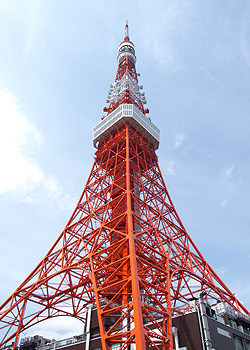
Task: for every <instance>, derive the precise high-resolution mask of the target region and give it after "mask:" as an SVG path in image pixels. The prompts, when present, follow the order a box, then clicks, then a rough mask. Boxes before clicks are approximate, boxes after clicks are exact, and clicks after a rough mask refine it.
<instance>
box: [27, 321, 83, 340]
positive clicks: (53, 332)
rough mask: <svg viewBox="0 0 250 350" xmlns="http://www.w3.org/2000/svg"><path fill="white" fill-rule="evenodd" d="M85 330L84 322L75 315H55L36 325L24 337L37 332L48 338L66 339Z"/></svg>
mask: <svg viewBox="0 0 250 350" xmlns="http://www.w3.org/2000/svg"><path fill="white" fill-rule="evenodd" d="M83 331H84V324H83V323H82V322H81V321H79V320H78V319H76V318H73V317H67V316H62V317H55V318H51V319H49V320H46V321H43V322H41V323H39V324H37V325H34V326H33V327H32V328H30V329H29V330H27V331H25V332H24V334H23V335H22V337H23V338H25V337H27V336H34V335H36V334H39V335H42V336H43V337H44V338H48V339H56V340H58V339H66V338H69V337H72V336H74V335H80V334H82V333H83Z"/></svg>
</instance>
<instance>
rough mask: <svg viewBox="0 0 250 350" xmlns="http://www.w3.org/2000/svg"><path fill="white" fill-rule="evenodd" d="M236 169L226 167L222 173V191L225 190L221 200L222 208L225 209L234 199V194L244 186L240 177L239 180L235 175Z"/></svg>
mask: <svg viewBox="0 0 250 350" xmlns="http://www.w3.org/2000/svg"><path fill="white" fill-rule="evenodd" d="M234 169H235V166H234V165H230V166H226V167H225V168H223V169H222V171H221V179H222V190H223V192H224V193H223V198H222V200H221V203H220V205H221V208H222V209H224V208H225V206H226V205H227V204H228V202H229V200H230V199H231V198H232V196H233V195H234V193H235V192H236V191H237V190H238V189H239V188H240V186H241V184H242V180H241V178H240V177H239V178H238V179H237V180H236V179H235V176H234V174H233V172H234Z"/></svg>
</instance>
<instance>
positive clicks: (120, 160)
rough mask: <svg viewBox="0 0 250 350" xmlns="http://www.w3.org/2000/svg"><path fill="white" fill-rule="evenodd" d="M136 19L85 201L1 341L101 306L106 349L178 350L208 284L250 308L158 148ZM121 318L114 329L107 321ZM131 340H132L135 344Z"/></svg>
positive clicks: (97, 140)
mask: <svg viewBox="0 0 250 350" xmlns="http://www.w3.org/2000/svg"><path fill="white" fill-rule="evenodd" d="M135 61H136V57H135V50H134V45H133V44H132V43H131V42H130V40H129V35H128V26H127V25H126V34H125V39H124V41H123V42H122V43H121V44H120V46H119V51H118V69H117V74H116V79H115V83H114V85H111V89H110V92H109V96H108V100H107V102H108V103H109V107H108V108H105V109H104V110H105V111H106V112H107V116H106V117H105V118H103V120H102V121H100V122H99V123H98V124H97V126H96V127H95V128H94V146H95V147H96V148H97V151H96V155H95V160H94V164H93V167H92V169H91V172H90V175H89V178H88V180H87V183H86V186H85V188H84V190H83V193H82V195H81V197H80V200H79V202H78V204H77V206H76V208H75V210H74V212H73V214H72V216H71V218H70V220H69V222H68V223H67V225H66V227H65V229H64V230H63V232H62V233H61V235H60V236H59V237H58V239H57V240H56V242H55V244H54V245H53V246H52V247H51V249H50V250H49V252H48V254H47V255H46V256H45V257H44V258H43V260H42V261H41V262H40V264H39V265H38V266H37V267H36V268H35V269H34V270H33V272H32V273H31V274H30V275H29V276H28V277H27V278H26V280H25V281H24V282H23V283H22V284H21V285H20V286H19V287H18V288H17V289H16V291H15V292H14V293H13V294H12V295H11V296H10V297H9V298H8V299H7V300H6V301H5V302H4V303H3V304H2V306H1V308H0V329H1V334H3V338H2V341H1V346H3V345H4V344H6V343H7V342H8V341H10V340H11V339H13V338H14V339H15V342H14V348H15V347H16V345H17V339H18V335H19V333H20V332H22V331H23V330H25V329H27V328H29V327H30V326H32V325H34V324H36V323H38V322H41V321H43V320H45V319H48V318H52V317H58V316H73V317H75V318H77V319H79V320H82V321H83V322H85V319H86V308H87V307H88V306H89V305H90V304H93V303H94V304H96V307H97V313H98V320H99V328H100V333H101V341H102V349H105V350H107V349H111V346H112V344H114V343H115V344H116V345H117V344H119V345H120V349H122V350H123V349H131V348H136V349H137V350H142V349H143V350H145V349H150V348H152V349H162V350H164V349H172V348H173V341H172V316H174V315H176V314H182V313H184V312H185V311H186V310H187V309H188V307H189V300H190V299H191V298H195V297H198V296H199V295H200V293H201V292H202V293H203V295H205V294H206V298H207V300H208V302H209V303H210V304H211V305H214V304H216V303H217V302H218V301H224V302H226V303H228V304H229V305H231V306H232V307H233V308H234V309H235V310H238V311H239V312H241V313H243V314H247V315H249V313H248V311H247V310H246V309H245V308H244V306H243V305H242V304H241V303H240V302H239V301H238V300H237V299H236V298H235V296H234V294H233V293H232V292H231V291H230V290H229V289H228V288H227V287H226V286H225V284H224V283H223V282H222V281H221V280H220V278H219V277H218V276H217V274H216V273H215V272H214V271H213V270H212V268H211V267H210V266H209V265H208V263H207V262H206V260H205V259H204V258H203V256H202V255H201V253H200V252H199V250H198V249H197V247H196V246H195V244H194V243H193V241H192V240H191V238H190V237H189V235H188V234H187V232H186V230H185V228H184V226H183V224H182V222H181V220H180V218H179V216H178V214H177V212H176V210H175V208H174V205H173V203H172V201H171V198H170V196H169V194H168V191H167V188H166V185H165V183H164V180H163V177H162V174H161V171H160V168H159V165H158V160H157V156H156V153H155V150H156V149H157V148H158V146H159V129H158V128H157V127H156V126H155V125H154V124H153V123H152V122H151V120H150V119H149V118H148V117H147V116H146V111H145V110H144V108H143V104H144V103H145V102H146V101H145V97H144V93H141V92H140V90H141V89H142V87H139V86H138V79H137V74H136V69H135ZM109 318H110V319H111V318H112V320H113V323H112V324H113V325H112V326H111V327H110V328H109V329H107V327H105V322H106V321H107V319H109ZM132 344H133V347H132V346H130V345H132Z"/></svg>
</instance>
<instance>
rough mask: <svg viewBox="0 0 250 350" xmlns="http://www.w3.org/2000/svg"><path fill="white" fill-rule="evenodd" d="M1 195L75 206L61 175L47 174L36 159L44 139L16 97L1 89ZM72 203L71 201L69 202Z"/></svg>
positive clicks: (29, 200)
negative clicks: (59, 177) (66, 190)
mask: <svg viewBox="0 0 250 350" xmlns="http://www.w3.org/2000/svg"><path fill="white" fill-rule="evenodd" d="M0 121H1V129H0V162H1V168H2V169H1V172H0V194H2V195H11V196H15V195H16V196H18V197H19V199H20V200H22V201H25V202H36V203H41V202H43V201H47V200H48V198H50V200H52V201H58V203H59V206H60V207H61V208H63V207H64V206H65V205H69V206H70V207H72V201H73V200H72V198H71V197H70V196H69V195H67V194H66V193H65V192H64V191H63V189H62V187H61V186H60V184H59V181H58V180H57V178H56V177H55V176H53V175H49V174H46V173H45V172H44V171H43V169H42V168H41V166H40V165H39V164H38V162H37V161H36V158H35V151H36V150H38V149H39V148H41V146H42V144H43V138H42V135H41V133H40V132H39V131H38V130H37V128H36V127H35V125H34V124H32V123H31V122H30V121H29V119H28V118H27V116H26V115H25V114H24V113H23V111H22V110H21V108H20V106H19V104H18V101H17V99H16V97H15V96H13V95H12V94H10V93H9V92H6V91H4V90H0ZM67 203H68V204H67Z"/></svg>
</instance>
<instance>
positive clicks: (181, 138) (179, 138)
mask: <svg viewBox="0 0 250 350" xmlns="http://www.w3.org/2000/svg"><path fill="white" fill-rule="evenodd" d="M184 140H185V136H184V135H183V134H177V135H176V136H175V143H174V148H178V147H179V146H180V145H181V143H182V142H183V141H184Z"/></svg>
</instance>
